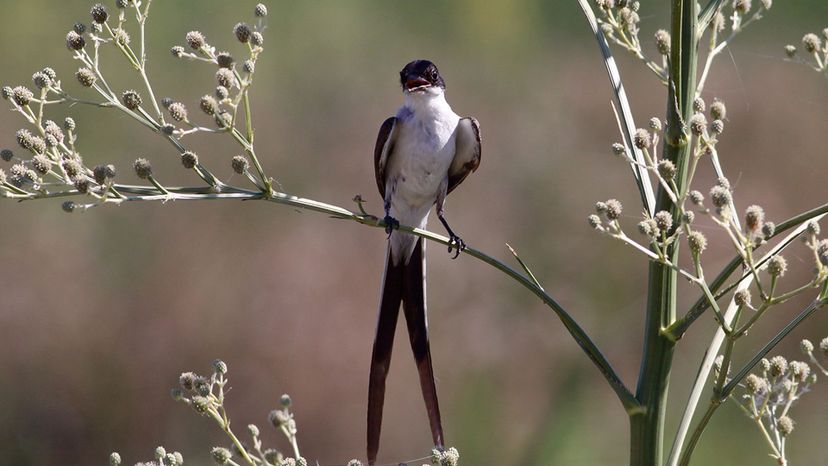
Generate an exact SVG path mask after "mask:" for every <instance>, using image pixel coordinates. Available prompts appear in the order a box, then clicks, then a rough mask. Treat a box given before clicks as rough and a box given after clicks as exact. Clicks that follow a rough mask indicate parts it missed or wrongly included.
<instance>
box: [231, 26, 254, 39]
mask: <svg viewBox="0 0 828 466" xmlns="http://www.w3.org/2000/svg"><path fill="white" fill-rule="evenodd" d="M251 32H252V30H251V29H250V25H248V24H247V23H238V24H236V25H235V26H234V27H233V34H234V35H235V36H236V39H238V40H239V42H241V43H247V41H249V40H250V33H251Z"/></svg>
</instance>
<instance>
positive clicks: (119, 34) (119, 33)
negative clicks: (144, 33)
mask: <svg viewBox="0 0 828 466" xmlns="http://www.w3.org/2000/svg"><path fill="white" fill-rule="evenodd" d="M113 32H114V33H115V34H114V36H115V42H117V43H118V44H120V45H129V43H130V41H131V40H132V38H130V37H129V33H128V32H126V30H125V29H123V28H117V29H115V30H114V31H113Z"/></svg>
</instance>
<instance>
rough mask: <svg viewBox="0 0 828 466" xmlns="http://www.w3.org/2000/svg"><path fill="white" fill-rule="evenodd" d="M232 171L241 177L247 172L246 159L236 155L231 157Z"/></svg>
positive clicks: (247, 163)
mask: <svg viewBox="0 0 828 466" xmlns="http://www.w3.org/2000/svg"><path fill="white" fill-rule="evenodd" d="M232 165H233V171H234V172H236V173H238V174H239V175H241V174H242V173H244V172H245V171H246V170H247V167H249V166H250V162H248V161H247V158H246V157H245V156H243V155H237V156H235V157H233V160H232Z"/></svg>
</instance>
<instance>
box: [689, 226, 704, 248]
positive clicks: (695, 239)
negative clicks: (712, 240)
mask: <svg viewBox="0 0 828 466" xmlns="http://www.w3.org/2000/svg"><path fill="white" fill-rule="evenodd" d="M687 244H688V245H689V246H690V251H691V252H692V253H693V254H701V253H702V252H704V250H705V249H707V238H706V237H705V236H704V234H703V233H702V232H700V231H698V230H693V231H691V232H690V233H689V234H688V235H687Z"/></svg>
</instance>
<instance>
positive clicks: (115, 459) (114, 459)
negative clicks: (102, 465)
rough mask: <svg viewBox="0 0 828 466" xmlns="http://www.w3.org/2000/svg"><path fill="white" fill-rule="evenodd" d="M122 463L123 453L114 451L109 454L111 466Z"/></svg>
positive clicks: (118, 465)
mask: <svg viewBox="0 0 828 466" xmlns="http://www.w3.org/2000/svg"><path fill="white" fill-rule="evenodd" d="M120 464H121V455H119V454H118V452H115V451H113V452H112V453H110V455H109V466H120Z"/></svg>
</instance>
